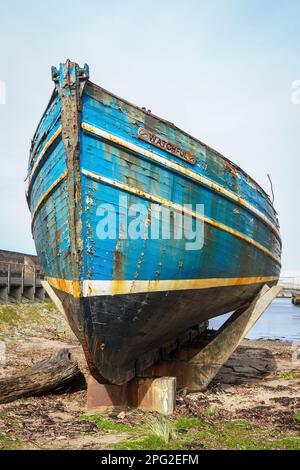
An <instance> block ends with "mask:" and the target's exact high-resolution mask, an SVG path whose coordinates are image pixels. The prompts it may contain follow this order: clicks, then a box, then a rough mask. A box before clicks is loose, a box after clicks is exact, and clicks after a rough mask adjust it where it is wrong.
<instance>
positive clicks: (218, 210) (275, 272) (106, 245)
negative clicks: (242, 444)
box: [27, 61, 281, 384]
mask: <svg viewBox="0 0 300 470" xmlns="http://www.w3.org/2000/svg"><path fill="white" fill-rule="evenodd" d="M52 76H53V80H54V82H55V89H54V92H53V94H52V97H51V99H50V102H49V104H48V106H47V109H46V111H45V113H44V114H43V117H42V119H41V121H40V123H39V125H38V128H37V130H36V133H35V135H34V138H33V140H32V145H31V151H30V160H29V168H28V193H27V199H28V205H29V208H30V211H31V214H32V233H33V237H34V240H35V245H36V250H37V253H38V255H39V257H40V260H41V263H42V266H43V270H44V273H45V275H46V276H47V279H48V282H49V284H50V285H51V287H52V288H53V291H54V292H55V294H56V296H57V298H58V299H60V302H61V303H62V305H63V308H64V310H65V312H66V315H67V317H68V321H69V323H70V325H71V327H72V329H73V331H74V332H75V334H76V335H77V337H78V338H79V340H80V341H81V344H82V346H83V350H84V352H85V355H86V359H87V362H88V364H89V367H90V370H91V372H92V374H93V375H94V377H95V378H96V379H97V380H99V381H100V380H101V381H102V382H104V383H105V382H106V383H115V384H122V383H125V382H127V381H129V380H130V379H131V378H132V377H134V376H135V374H136V373H137V371H139V370H143V368H145V367H146V366H148V365H150V364H151V363H152V362H153V361H155V359H156V358H157V357H158V355H159V353H160V351H161V348H162V347H173V346H174V347H175V345H176V344H178V338H181V337H187V335H189V334H190V332H191V331H194V330H193V328H194V329H195V326H196V325H201V324H203V323H204V322H205V321H207V320H208V319H209V318H212V317H215V316H218V315H221V314H223V313H226V312H229V311H233V310H235V309H239V308H240V307H242V306H244V305H245V304H247V303H249V302H250V301H251V300H252V299H253V298H254V297H255V296H256V295H257V293H258V292H259V290H260V289H261V287H262V285H263V284H268V285H269V286H272V285H275V284H276V283H277V281H278V278H279V273H280V256H281V240H280V234H279V225H278V220H277V215H276V212H275V209H274V208H273V205H272V203H271V201H270V198H269V197H268V195H267V194H266V193H265V192H264V190H263V189H262V188H261V187H260V186H259V185H258V184H257V183H256V182H255V181H254V180H253V179H252V178H251V177H250V176H249V175H247V174H246V173H245V172H244V171H243V170H242V169H240V168H239V167H238V166H236V165H235V164H234V163H232V162H231V161H229V160H228V159H226V158H225V157H223V156H222V155H220V154H219V153H218V152H216V151H215V150H213V149H212V148H210V147H208V146H207V145H205V144H204V143H202V142H200V141H199V140H197V139H195V138H193V137H191V136H190V135H189V134H187V133H186V132H183V131H182V130H180V129H178V128H177V127H176V126H175V125H174V124H172V123H170V122H168V121H165V120H163V119H160V118H158V117H157V116H155V115H153V114H152V113H151V112H150V111H147V110H145V109H144V108H139V107H137V106H134V105H132V104H131V103H129V102H127V101H125V100H124V99H122V98H119V97H117V96H115V95H114V94H112V93H110V92H108V91H106V90H104V89H103V88H101V87H100V86H97V85H95V84H93V83H92V82H91V81H89V70H88V67H87V66H85V67H84V68H83V69H82V68H80V67H79V66H78V65H77V64H75V63H73V62H71V61H67V62H66V63H65V64H61V65H60V68H59V70H57V69H55V68H53V69H52ZM196 205H201V207H202V208H204V209H203V210H202V211H201V210H198V209H197V207H198V206H196ZM157 208H161V212H162V213H163V212H164V213H167V214H168V215H169V216H170V218H169V222H168V219H167V218H165V219H164V220H162V223H161V225H160V226H159V229H158V230H153V232H154V233H152V232H151V234H150V235H149V233H148V232H147V230H150V229H151V230H152V229H153V227H154V225H155V224H156V222H157V221H158V220H159V217H158V216H157V214H158V213H159V210H158V211H157ZM143 209H144V210H145V213H146V219H145V220H144V223H142V222H140V224H138V223H137V220H136V219H134V218H132V215H134V213H135V215H137V212H138V211H140V213H142V212H143ZM163 209H165V211H164V210H163ZM155 211H157V212H156V216H153V213H154V212H155ZM109 217H110V218H109ZM130 217H131V219H130ZM180 217H181V218H180ZM185 217H189V218H190V219H191V220H192V223H191V225H190V227H189V229H187V233H185V232H184V236H183V235H182V230H181V231H180V229H182V226H183V222H182V220H183V219H184V218H185ZM128 218H129V219H130V220H129V221H128ZM110 221H112V222H115V226H116V227H117V228H116V231H115V233H113V229H112V228H111V227H110V226H109V225H110ZM131 222H133V224H132V225H131V227H129V228H131V229H132V228H135V229H136V230H135V231H134V230H133V231H132V233H133V236H130V234H129V235H128V233H129V232H130V230H129V228H128V227H127V225H128V224H129V225H130V224H131ZM172 222H174V224H173V225H172ZM196 222H199V224H200V225H199V227H200V229H201V230H202V232H201V233H202V243H200V244H199V243H198V245H199V246H196V247H195V246H192V247H191V246H190V245H189V243H190V241H191V237H190V235H191V234H193V233H194V232H195V233H196V231H195V230H194V228H193V227H194V226H195V224H196ZM105 224H106V229H107V236H103V227H104V226H105ZM112 225H113V224H112ZM138 225H139V231H140V236H138V233H137V232H138V230H137V226H138ZM170 226H171V228H170ZM172 227H173V228H172ZM167 229H169V236H168V234H167V236H166V233H167ZM200 229H199V230H200ZM104 232H105V230H104ZM165 232H166V233H165ZM178 234H181V236H178ZM131 235H132V234H131ZM198 241H199V240H198ZM170 345H171V346H170ZM172 345H173V346H172Z"/></svg>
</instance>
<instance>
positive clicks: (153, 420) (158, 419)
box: [146, 415, 176, 444]
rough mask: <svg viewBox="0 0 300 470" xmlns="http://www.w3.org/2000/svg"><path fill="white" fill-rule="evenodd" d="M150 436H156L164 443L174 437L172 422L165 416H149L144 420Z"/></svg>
mask: <svg viewBox="0 0 300 470" xmlns="http://www.w3.org/2000/svg"><path fill="white" fill-rule="evenodd" d="M146 429H147V430H148V432H149V434H150V436H156V437H158V438H159V439H161V440H162V441H163V442H164V443H165V444H168V443H169V442H170V441H171V440H173V439H175V438H176V432H175V426H174V423H173V422H172V421H171V420H170V419H168V418H166V417H165V416H161V415H158V416H150V418H148V420H147V422H146Z"/></svg>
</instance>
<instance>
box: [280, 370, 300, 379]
mask: <svg viewBox="0 0 300 470" xmlns="http://www.w3.org/2000/svg"><path fill="white" fill-rule="evenodd" d="M277 377H279V378H280V379H284V380H291V379H300V371H298V370H282V371H280V372H278V373H277Z"/></svg>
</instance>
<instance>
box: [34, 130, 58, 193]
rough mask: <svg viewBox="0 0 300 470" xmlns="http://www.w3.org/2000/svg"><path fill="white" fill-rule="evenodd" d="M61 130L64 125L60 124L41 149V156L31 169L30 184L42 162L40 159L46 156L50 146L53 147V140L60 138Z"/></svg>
mask: <svg viewBox="0 0 300 470" xmlns="http://www.w3.org/2000/svg"><path fill="white" fill-rule="evenodd" d="M61 130H62V127H61V126H60V127H59V128H58V129H57V130H56V131H55V132H54V134H53V135H52V136H51V138H50V139H49V140H48V141H47V142H46V144H45V145H44V147H43V149H42V150H41V152H40V153H39V156H38V157H37V159H36V161H35V164H34V165H33V168H32V170H31V174H30V176H29V181H28V186H30V183H31V180H32V178H33V176H34V174H35V172H36V170H37V167H38V165H39V163H40V161H41V160H42V158H43V157H44V155H45V153H46V152H47V150H48V149H49V147H51V145H52V144H53V142H54V141H55V140H56V139H57V138H58V136H59V135H60V134H61Z"/></svg>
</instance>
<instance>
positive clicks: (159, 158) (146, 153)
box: [82, 122, 281, 241]
mask: <svg viewBox="0 0 300 470" xmlns="http://www.w3.org/2000/svg"><path fill="white" fill-rule="evenodd" d="M82 128H83V129H84V130H85V131H88V132H90V133H92V134H95V135H97V136H99V137H102V138H104V139H105V140H108V141H110V142H113V143H114V144H117V145H119V146H121V147H124V148H126V149H128V150H130V151H132V152H135V153H139V154H140V155H144V156H145V157H147V158H149V159H151V160H154V161H156V162H158V163H160V164H162V165H164V166H165V167H167V168H171V169H172V170H175V171H177V172H179V173H182V174H184V175H185V176H188V177H190V178H192V179H193V180H195V181H197V182H199V183H201V184H203V185H205V186H207V187H209V188H211V189H213V190H214V191H216V192H218V193H221V194H224V195H225V196H227V197H228V198H230V199H232V200H234V201H235V202H237V203H238V204H239V205H241V206H244V207H246V208H247V209H248V210H249V211H251V212H252V213H253V214H255V215H256V216H257V217H259V218H260V219H262V220H263V221H264V222H265V223H266V224H267V225H268V226H269V227H271V229H272V230H273V232H274V233H275V234H276V235H277V237H278V239H279V241H281V237H280V233H279V231H278V229H277V227H276V226H275V225H274V224H273V223H272V222H271V221H270V220H269V219H268V218H267V217H266V216H265V215H264V214H262V213H261V212H260V211H259V210H258V209H256V207H254V206H253V205H252V204H249V203H248V202H247V201H246V200H245V199H243V198H241V197H239V196H238V195H237V194H235V193H233V192H232V191H229V190H228V189H226V188H224V187H223V186H221V185H219V184H217V183H215V182H214V181H212V180H210V179H209V178H205V177H204V176H202V175H200V174H198V173H196V172H195V171H192V170H190V169H188V168H186V167H184V166H182V165H180V164H178V163H175V162H173V161H171V160H168V159H167V158H164V157H162V156H161V155H158V154H157V153H155V152H152V151H150V150H146V149H145V148H143V147H140V146H139V145H136V144H133V143H131V142H129V141H127V140H125V139H122V138H121V137H117V136H115V135H113V134H110V133H109V132H107V131H105V130H103V129H100V128H98V127H95V126H92V125H90V124H87V123H86V122H83V123H82Z"/></svg>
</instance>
